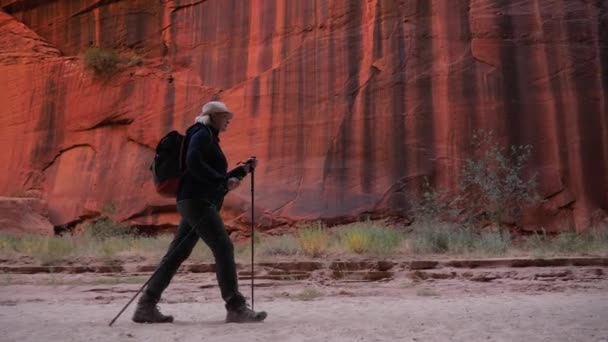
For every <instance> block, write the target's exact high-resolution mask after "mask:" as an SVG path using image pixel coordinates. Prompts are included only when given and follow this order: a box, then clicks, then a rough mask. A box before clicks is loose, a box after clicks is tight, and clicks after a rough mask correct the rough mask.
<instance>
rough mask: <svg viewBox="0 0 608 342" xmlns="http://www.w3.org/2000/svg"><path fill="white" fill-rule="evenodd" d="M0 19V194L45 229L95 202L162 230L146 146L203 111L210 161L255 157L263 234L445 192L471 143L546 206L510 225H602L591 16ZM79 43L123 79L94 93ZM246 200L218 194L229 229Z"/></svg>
mask: <svg viewBox="0 0 608 342" xmlns="http://www.w3.org/2000/svg"><path fill="white" fill-rule="evenodd" d="M0 7H1V8H2V10H3V11H4V12H0V75H1V78H2V80H3V82H0V94H2V97H1V99H0V102H1V106H0V120H1V122H0V137H2V139H3V144H2V146H3V153H2V154H1V155H0V168H1V172H0V193H3V194H11V193H15V192H22V191H26V190H31V189H34V190H38V191H41V192H42V193H43V194H44V197H45V199H46V200H47V201H48V205H49V215H50V220H51V222H52V223H53V225H56V226H57V225H64V224H66V223H69V222H73V221H74V220H75V219H77V218H78V217H82V215H83V214H84V213H87V212H102V211H103V208H104V207H106V206H112V207H114V208H116V211H115V214H116V216H117V218H119V219H122V220H131V219H132V220H134V221H136V222H137V223H138V224H141V225H147V226H150V227H154V226H164V225H171V224H175V223H177V222H176V220H177V216H176V215H175V212H174V209H171V205H172V203H171V202H172V201H171V200H167V199H163V198H160V197H158V196H156V194H155V193H154V191H153V188H152V184H151V179H150V174H149V171H148V166H149V163H150V161H151V158H152V155H153V150H152V148H153V146H154V145H155V143H156V142H157V141H158V139H159V138H160V137H161V136H162V135H163V134H165V133H166V132H168V131H169V130H171V129H174V128H176V129H179V130H184V129H185V128H186V127H187V126H188V125H189V124H190V123H191V122H192V119H193V117H194V116H195V115H196V114H197V113H198V111H199V110H200V107H201V105H202V103H204V102H205V101H207V100H210V99H212V98H220V99H222V100H223V101H225V102H226V103H227V104H228V105H229V106H230V107H231V108H232V109H233V110H234V111H235V112H236V113H237V115H236V118H235V120H234V121H233V123H232V127H231V129H230V131H229V132H227V133H226V134H224V135H223V136H222V144H223V146H224V149H225V151H226V153H227V155H228V157H229V159H230V163H231V164H232V165H234V163H236V161H238V160H242V159H245V158H248V157H249V156H250V155H256V156H257V157H258V159H259V160H260V168H259V170H258V172H257V173H256V183H255V184H256V206H257V212H258V216H259V217H258V218H259V220H261V218H262V217H265V220H266V222H270V223H267V225H268V227H272V226H273V225H281V224H285V223H289V222H294V221H297V220H301V219H317V218H328V219H329V218H348V217H356V216H358V215H361V214H363V213H401V212H402V210H403V209H404V208H406V207H407V205H408V198H407V196H406V194H407V193H408V192H409V191H411V190H412V189H415V188H416V187H418V186H419V185H420V183H421V181H422V179H423V178H424V177H425V176H426V177H428V178H429V179H430V180H431V182H432V183H433V184H434V185H436V186H437V187H439V188H442V189H454V188H455V187H456V185H457V180H458V177H459V172H460V169H461V167H462V164H463V160H464V159H465V158H466V157H468V156H469V155H470V154H471V152H472V150H471V147H470V145H469V140H470V137H471V135H472V133H473V132H474V130H475V129H478V128H484V129H492V130H494V131H495V132H496V135H497V137H499V139H500V141H501V142H502V143H504V144H506V145H508V144H530V145H533V146H534V153H533V156H532V161H531V163H532V168H531V170H532V171H537V172H538V173H539V176H540V177H539V181H540V184H539V185H540V188H539V190H540V193H541V195H542V196H543V197H544V198H546V199H547V200H548V201H547V203H545V205H544V206H543V208H540V209H539V210H538V212H537V213H536V214H535V215H532V217H531V218H529V219H527V222H528V223H526V224H527V225H528V226H529V227H530V228H538V227H545V228H547V229H554V230H560V229H570V228H572V227H576V228H577V229H584V228H586V227H588V226H589V224H591V223H593V222H592V221H593V220H600V219H602V218H603V217H605V215H606V211H608V179H607V178H606V175H607V174H608V113H607V103H608V94H607V91H606V89H607V84H608V76H607V75H608V71H607V70H608V6H606V3H605V2H603V1H583V0H531V1H489V0H466V1H443V0H441V1H440V0H433V1H426V0H424V1H406V2H398V1H381V0H372V1H366V2H361V1H337V0H336V1H330V0H315V1H281V0H276V1H272V0H271V1H260V0H252V1H235V0H233V1H220V0H207V1H179V0H167V1H155V2H150V1H139V0H134V1H121V0H112V1H96V0H74V1H49V2H42V1H34V0H13V1H0ZM89 46H102V47H107V48H115V49H118V50H120V51H121V52H123V54H125V55H129V54H133V53H135V54H137V55H139V56H140V57H141V58H142V59H143V61H144V63H143V66H128V65H125V66H123V67H121V68H120V69H119V70H118V72H117V73H116V74H115V75H113V76H112V77H111V78H109V79H99V78H96V77H95V76H93V75H92V74H91V73H90V72H89V71H88V70H86V68H85V67H84V64H83V60H82V54H83V53H84V51H85V50H86V49H87V48H88V47H89ZM249 191H250V190H249V183H248V182H244V183H243V185H242V187H241V188H239V189H238V190H237V191H235V193H233V194H231V195H229V198H228V200H227V204H226V205H227V206H226V214H227V217H228V219H229V221H230V225H234V226H235V227H238V226H239V225H241V226H243V225H247V222H246V221H245V220H244V218H245V217H246V216H247V215H248V213H249V207H248V203H249ZM240 216H242V217H243V219H239V217H240ZM259 220H258V222H259ZM273 222H274V223H273Z"/></svg>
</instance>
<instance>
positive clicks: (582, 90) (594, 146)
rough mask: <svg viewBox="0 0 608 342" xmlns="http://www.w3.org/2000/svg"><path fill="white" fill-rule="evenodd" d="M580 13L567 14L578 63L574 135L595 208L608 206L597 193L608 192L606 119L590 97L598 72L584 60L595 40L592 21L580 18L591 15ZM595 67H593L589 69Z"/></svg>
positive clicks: (584, 180) (568, 33) (583, 178)
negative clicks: (604, 134) (603, 140)
mask: <svg viewBox="0 0 608 342" xmlns="http://www.w3.org/2000/svg"><path fill="white" fill-rule="evenodd" d="M579 11H580V12H575V11H574V10H569V11H568V12H566V18H565V20H566V36H567V38H568V41H569V42H570V44H568V47H569V56H570V59H571V60H572V61H573V62H575V65H576V67H575V68H576V69H575V70H574V74H575V78H574V89H573V91H574V95H575V101H576V104H577V115H576V118H577V120H576V121H577V128H578V131H575V132H573V133H574V135H575V136H578V137H580V143H579V146H578V147H579V151H578V153H577V154H578V158H579V162H578V163H577V166H578V167H579V168H580V173H579V174H578V177H580V178H581V179H580V183H581V184H582V185H583V186H584V192H585V196H584V197H585V198H586V199H587V200H589V201H591V203H592V204H593V205H598V204H600V205H601V204H604V205H605V203H602V201H604V200H605V193H602V192H601V191H597V190H596V189H606V186H607V184H606V175H607V174H608V170H606V169H605V168H604V162H603V159H604V156H605V153H604V148H603V146H602V131H601V127H602V121H603V120H602V118H601V115H600V113H601V108H599V106H598V104H599V101H596V98H594V97H591V96H588V95H587V94H588V91H587V89H586V88H587V87H589V86H590V85H593V84H595V83H596V72H594V70H597V69H594V68H591V66H593V65H594V63H592V61H588V60H584V59H583V57H587V56H589V55H590V53H588V51H587V50H589V49H590V46H589V45H590V42H591V41H592V40H593V37H592V29H591V27H590V26H589V25H590V21H589V20H586V21H584V22H581V21H580V18H581V17H583V18H588V17H589V13H588V11H587V10H586V9H585V8H581V9H579ZM589 64H591V66H590V65H589Z"/></svg>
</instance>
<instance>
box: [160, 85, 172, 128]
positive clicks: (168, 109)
mask: <svg viewBox="0 0 608 342" xmlns="http://www.w3.org/2000/svg"><path fill="white" fill-rule="evenodd" d="M174 110H175V85H174V83H169V84H168V85H167V86H166V88H165V101H164V105H163V111H162V120H163V121H162V126H161V128H162V130H163V131H164V132H167V131H168V130H171V129H173V115H174Z"/></svg>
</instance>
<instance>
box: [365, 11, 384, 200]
mask: <svg viewBox="0 0 608 342" xmlns="http://www.w3.org/2000/svg"><path fill="white" fill-rule="evenodd" d="M381 6H382V2H381V1H377V2H376V7H375V14H374V30H373V33H372V37H373V38H372V39H373V41H372V61H373V62H375V61H376V60H377V59H378V58H381V57H382V17H381V15H382V7H381ZM369 73H370V75H369V80H368V83H367V85H366V86H365V87H364V89H363V98H362V108H361V110H362V112H363V124H362V125H361V130H362V132H361V137H362V139H363V141H362V142H361V144H362V146H361V151H362V156H361V162H362V164H361V185H362V189H363V193H365V194H370V193H372V192H373V191H374V183H375V182H374V178H375V175H376V172H375V170H376V158H375V156H374V151H376V149H377V146H376V130H377V126H376V120H375V118H376V115H378V114H379V113H376V101H375V97H376V75H377V74H378V69H376V68H375V67H374V66H370V71H369Z"/></svg>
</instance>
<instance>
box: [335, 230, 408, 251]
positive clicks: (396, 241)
mask: <svg viewBox="0 0 608 342" xmlns="http://www.w3.org/2000/svg"><path fill="white" fill-rule="evenodd" d="M338 234H339V237H338V241H339V244H340V245H341V246H342V248H343V249H345V250H346V251H347V252H350V253H356V254H362V253H372V254H380V255H388V254H391V253H393V252H394V251H395V250H396V249H397V247H399V245H400V243H401V240H402V235H401V234H400V233H399V232H397V231H394V230H392V229H389V228H388V227H384V226H382V225H380V224H376V223H372V222H360V223H355V224H352V225H349V226H346V227H345V228H342V229H339V230H338Z"/></svg>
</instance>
